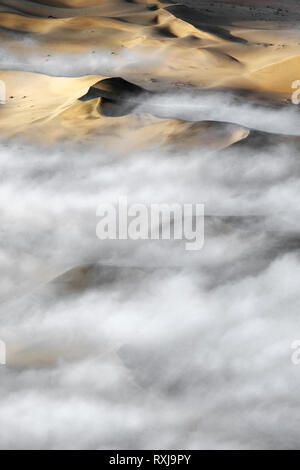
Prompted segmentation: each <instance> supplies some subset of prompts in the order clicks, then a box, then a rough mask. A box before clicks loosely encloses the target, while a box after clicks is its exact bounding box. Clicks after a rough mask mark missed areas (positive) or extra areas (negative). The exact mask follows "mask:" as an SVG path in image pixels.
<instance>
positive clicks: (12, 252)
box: [0, 123, 300, 449]
mask: <svg viewBox="0 0 300 470" xmlns="http://www.w3.org/2000/svg"><path fill="white" fill-rule="evenodd" d="M288 126H289V123H287V128H286V130H287V133H289V132H290V129H289V127H288ZM67 149H68V158H65V157H66V155H65V153H66V148H64V147H63V146H57V147H53V148H51V149H47V148H45V147H44V148H39V147H36V146H29V145H25V144H23V143H21V142H19V143H17V142H15V144H14V145H11V144H10V145H9V147H8V146H7V144H6V143H5V142H2V143H1V148H0V165H1V171H2V182H1V187H0V196H1V197H0V201H1V203H0V209H1V216H2V224H1V242H2V243H1V248H0V266H1V272H2V278H3V279H5V282H4V284H2V286H1V291H0V294H1V301H2V303H1V315H0V331H1V334H0V337H1V339H2V340H4V341H5V342H6V344H7V350H8V364H7V366H6V367H1V369H0V374H1V384H2V387H1V392H0V396H1V401H0V420H1V423H2V424H1V430H0V443H1V447H2V448H27V449H28V448H50V449H54V448H87V449H88V448H98V449H103V448H119V449H120V448H178V449H179V448H187V449H191V448H206V449H211V448H225V449H226V448H243V449H247V448H252V449H253V448H296V447H297V445H298V442H297V429H298V420H297V413H295V409H297V407H298V406H299V398H298V387H299V385H300V375H299V374H300V372H299V368H297V367H296V366H294V365H292V363H291V354H292V350H291V348H290V346H291V343H292V342H293V341H294V340H295V339H298V338H299V334H300V333H299V332H298V331H297V325H298V320H297V319H298V311H299V307H300V305H299V295H298V283H297V279H298V278H299V274H300V262H299V255H298V249H299V243H298V233H299V218H298V209H297V207H298V205H297V201H298V194H299V184H300V172H299V161H298V154H297V150H296V149H295V148H294V147H293V146H291V145H287V144H286V145H282V146H277V147H276V148H275V147H273V146H271V147H269V148H266V149H264V150H257V149H255V150H251V149H247V150H245V148H244V150H243V152H241V151H240V150H239V149H238V148H237V149H235V150H234V149H233V148H231V149H228V150H226V151H224V152H208V151H204V150H194V151H190V152H185V154H184V155H183V154H182V153H180V151H178V152H177V153H176V154H174V153H169V152H168V151H167V150H164V151H163V150H161V149H160V150H159V151H158V150H157V149H154V150H152V151H148V152H143V153H139V152H136V153H134V154H132V155H131V156H128V157H126V158H125V157H124V156H122V157H120V158H118V157H116V156H112V155H109V154H107V152H106V151H105V149H101V148H99V146H95V147H92V146H90V147H89V148H85V147H84V145H83V146H81V147H78V146H68V147H67ZM83 155H84V158H83ZM187 182H188V183H187ZM120 195H126V196H127V197H128V199H129V202H142V203H145V204H150V203H152V202H166V203H168V202H182V203H184V202H189V203H205V206H206V216H207V217H206V223H205V227H206V233H205V236H206V242H205V247H204V250H203V251H201V252H199V253H196V254H190V253H187V252H186V251H185V250H184V242H172V241H170V242H168V241H164V242H155V241H149V242H131V241H128V242H118V241H107V242H102V243H101V242H100V241H99V240H97V238H96V233H95V230H96V224H97V218H96V208H97V206H98V204H99V203H100V202H103V201H110V202H117V200H118V197H119V196H120ZM153 195H155V201H154V200H153V198H154V196H153ZM80 266H85V268H79V267H80ZM71 268H74V270H73V272H72V273H71V274H68V275H67V276H66V275H63V273H65V272H66V271H67V270H69V269H71ZM60 275H63V276H62V277H60V278H59V279H58V280H56V281H55V282H50V283H49V282H48V281H51V280H53V279H55V278H57V276H60ZM299 328H300V326H299ZM299 331H300V330H299Z"/></svg>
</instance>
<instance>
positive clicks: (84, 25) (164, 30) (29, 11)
mask: <svg viewBox="0 0 300 470" xmlns="http://www.w3.org/2000/svg"><path fill="white" fill-rule="evenodd" d="M174 8H175V10H174ZM186 8H187V7H185V9H186ZM173 11H174V14H173V13H172V12H173ZM182 16H183V17H186V10H185V11H184V13H183V14H182ZM246 19H247V20H249V19H250V20H251V18H245V20H246ZM193 23H194V25H193V24H191V23H189V22H188V21H186V20H184V19H181V18H180V10H176V6H175V7H174V6H172V5H171V6H170V4H168V3H165V2H158V1H154V2H148V1H142V0H141V1H134V2H125V1H122V0H109V1H105V0H103V1H98V2H96V1H95V2H92V1H89V2H84V1H82V2H80V1H78V2H77V1H66V2H63V1H57V2H55V1H53V2H50V1H48V2H46V1H43V2H42V1H41V2H29V1H18V0H7V1H5V2H2V3H1V13H0V26H2V29H1V31H0V39H1V44H2V50H1V55H2V58H3V59H2V61H1V68H2V71H1V73H0V78H1V79H2V80H3V81H4V82H5V83H6V86H7V100H8V105H7V106H6V107H5V108H3V109H1V116H0V124H1V132H2V134H3V135H4V136H8V137H10V136H16V135H22V136H25V137H26V138H27V137H28V138H30V139H39V137H40V136H41V135H43V141H47V140H49V141H54V140H57V139H66V138H71V139H78V138H80V139H81V138H93V137H95V138H97V136H98V137H100V136H102V137H103V134H104V135H106V136H107V134H108V129H110V131H111V130H113V129H116V132H117V133H118V134H120V135H122V132H124V133H126V132H128V131H130V133H131V135H132V136H133V140H134V141H135V142H137V145H139V143H138V142H140V140H141V145H145V144H146V145H147V141H149V142H152V143H153V141H154V140H157V142H165V141H166V139H167V141H169V140H172V139H173V138H174V139H175V141H176V139H178V138H180V139H181V138H182V135H183V130H184V133H186V136H187V139H186V140H187V142H189V143H190V144H191V142H192V143H194V142H195V139H192V140H191V139H189V135H190V133H191V134H193V135H194V130H195V124H193V125H192V126H189V125H188V124H187V123H182V122H180V121H178V120H176V121H173V120H170V119H169V120H168V119H166V118H165V119H164V120H160V119H159V117H158V116H153V115H149V114H147V113H146V114H145V113H143V114H142V115H141V114H139V116H138V117H137V113H135V111H134V109H132V111H131V112H130V113H128V116H127V117H124V116H121V117H119V118H115V117H113V118H112V117H109V116H103V115H101V109H100V108H99V107H98V106H97V104H98V103H97V101H98V99H97V98H95V100H94V101H90V102H88V103H82V102H78V98H79V97H80V96H81V95H84V94H85V93H86V92H87V91H88V89H89V87H90V86H91V85H93V84H95V83H97V82H98V81H99V80H101V79H102V78H103V79H104V78H109V77H116V76H121V77H122V78H123V79H126V80H128V81H129V82H132V83H135V84H138V85H141V86H143V87H144V89H146V90H147V91H156V92H161V91H164V92H165V91H173V90H174V89H180V90H184V89H186V88H188V89H190V88H193V89H194V90H197V89H198V90H199V89H201V90H203V89H210V90H212V89H233V90H239V91H241V90H243V91H247V92H251V93H253V94H254V95H264V99H265V100H266V101H269V102H270V103H276V102H283V101H286V102H288V101H289V100H290V98H291V85H292V81H293V79H295V80H296V79H297V73H298V70H299V67H300V62H299V57H298V55H297V52H298V49H299V43H300V35H299V34H298V33H297V32H296V31H295V32H294V33H293V34H292V33H291V32H290V31H289V24H288V23H284V24H282V23H276V22H274V24H273V25H272V30H270V28H269V24H268V27H266V28H264V23H263V22H260V24H259V25H257V24H252V25H251V24H249V21H247V26H243V22H241V21H240V22H237V23H233V24H230V25H229V24H226V25H222V24H221V25H214V26H212V25H211V24H200V25H199V26H195V24H196V23H197V22H196V23H195V22H193ZM245 24H246V21H245ZM21 36H22V37H24V41H20V40H19V38H20V37H21ZM84 56H85V61H83V60H82V57H84ZM8 64H9V69H8V70H7V68H8V67H7V65H8ZM72 64H74V67H73V65H72ZM53 75H56V77H53ZM63 77H64V78H63ZM67 77H68V78H67ZM113 98H114V99H115V100H118V90H115V96H114V97H113ZM100 99H101V98H100ZM254 99H257V100H259V99H260V98H259V96H255V98H254ZM99 109H100V111H99ZM158 114H159V113H158ZM170 118H172V113H170ZM235 124H237V125H238V124H239V123H238V122H235ZM224 126H225V124H224ZM202 127H203V126H202V125H201V124H199V127H198V129H199V136H198V137H199V138H198V139H196V142H197V144H198V143H200V144H201V142H202V137H201V129H202ZM113 132H114V130H113ZM226 132H227V131H226V128H224V133H225V134H226ZM230 132H231V131H230ZM41 133H42V134H41ZM141 134H142V137H141ZM152 135H154V137H152ZM213 135H214V134H213ZM244 135H245V131H244V130H243V128H241V130H240V131H239V132H238V133H236V131H234V135H232V137H230V136H228V137H227V138H226V139H227V140H226V139H225V143H224V141H223V140H222V139H221V141H220V142H219V143H218V142H216V145H217V146H222V145H227V144H228V142H229V143H230V142H232V141H233V142H235V141H236V138H238V139H239V138H243V136H244ZM166 136H167V137H166ZM236 136H237V137H236ZM239 136H240V137H239ZM102 137H101V138H102ZM228 139H229V140H228ZM214 140H216V141H217V140H218V139H214ZM203 144H204V145H206V144H207V138H206V137H205V138H204V141H203ZM187 145H188V144H187Z"/></svg>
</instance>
